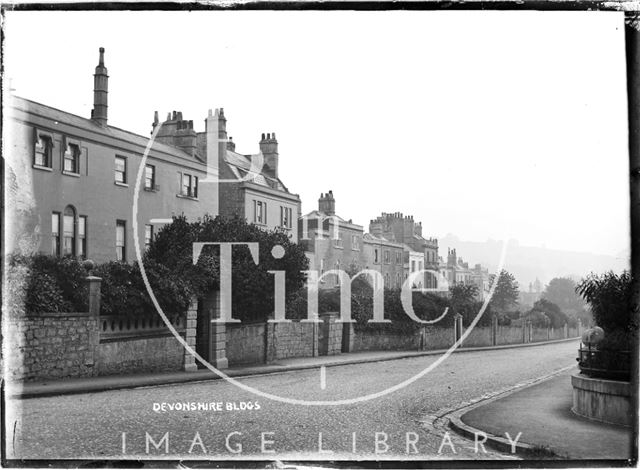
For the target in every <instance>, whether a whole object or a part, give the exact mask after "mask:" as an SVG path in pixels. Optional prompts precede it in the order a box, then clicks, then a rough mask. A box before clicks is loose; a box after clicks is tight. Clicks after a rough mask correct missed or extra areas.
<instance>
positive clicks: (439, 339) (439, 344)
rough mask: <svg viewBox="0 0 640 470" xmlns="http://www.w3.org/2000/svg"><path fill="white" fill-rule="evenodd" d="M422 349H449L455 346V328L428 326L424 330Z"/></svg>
mask: <svg viewBox="0 0 640 470" xmlns="http://www.w3.org/2000/svg"><path fill="white" fill-rule="evenodd" d="M422 336H423V338H424V339H423V346H422V349H449V348H450V347H451V346H453V343H454V338H453V328H440V327H436V326H427V327H425V328H423V332H422Z"/></svg>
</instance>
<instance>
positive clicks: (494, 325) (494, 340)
mask: <svg viewBox="0 0 640 470" xmlns="http://www.w3.org/2000/svg"><path fill="white" fill-rule="evenodd" d="M491 344H492V345H493V346H495V345H497V344H498V316H497V315H495V314H494V315H492V316H491Z"/></svg>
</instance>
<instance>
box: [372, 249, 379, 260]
mask: <svg viewBox="0 0 640 470" xmlns="http://www.w3.org/2000/svg"><path fill="white" fill-rule="evenodd" d="M373 262H374V263H378V262H379V261H378V249H377V248H376V249H374V250H373Z"/></svg>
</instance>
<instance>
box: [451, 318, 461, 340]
mask: <svg viewBox="0 0 640 470" xmlns="http://www.w3.org/2000/svg"><path fill="white" fill-rule="evenodd" d="M462 333H463V328H462V315H460V314H459V313H456V314H455V315H454V316H453V342H454V343H455V342H456V341H458V340H459V339H460V338H461V337H462Z"/></svg>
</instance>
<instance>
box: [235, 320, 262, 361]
mask: <svg viewBox="0 0 640 470" xmlns="http://www.w3.org/2000/svg"><path fill="white" fill-rule="evenodd" d="M266 329H267V325H266V323H254V324H246V325H245V324H237V323H230V324H229V325H227V359H228V360H229V365H230V366H232V365H239V364H259V363H264V362H265V361H266V358H265V348H266V342H265V337H264V335H265V331H266Z"/></svg>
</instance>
